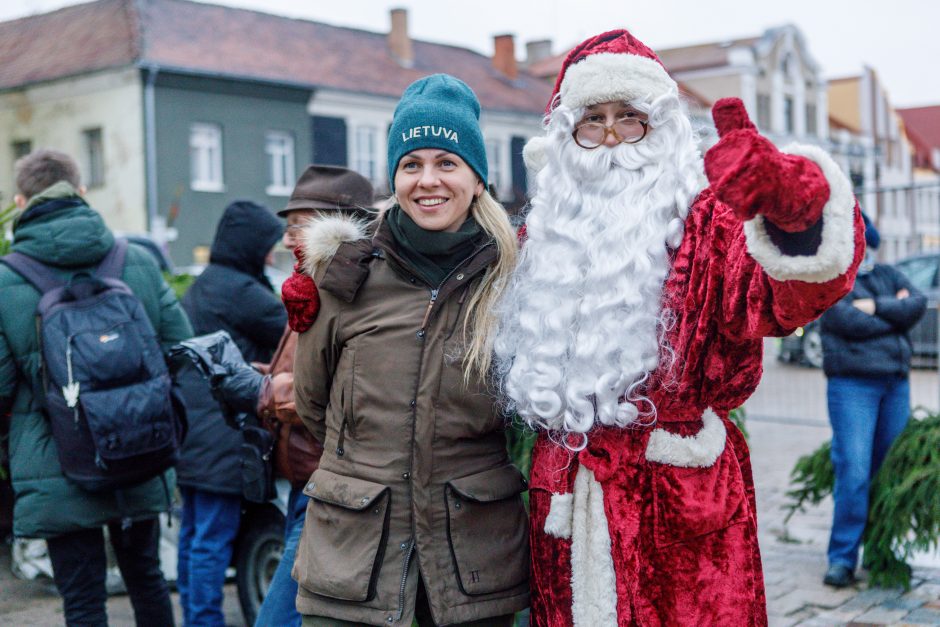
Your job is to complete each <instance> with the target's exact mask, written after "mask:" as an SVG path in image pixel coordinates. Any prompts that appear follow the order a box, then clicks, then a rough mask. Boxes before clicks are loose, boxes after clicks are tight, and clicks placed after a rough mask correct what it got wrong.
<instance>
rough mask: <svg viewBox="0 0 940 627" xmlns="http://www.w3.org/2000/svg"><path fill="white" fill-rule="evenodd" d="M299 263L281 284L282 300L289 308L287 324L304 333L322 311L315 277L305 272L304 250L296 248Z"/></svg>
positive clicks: (295, 252) (295, 254) (295, 253)
mask: <svg viewBox="0 0 940 627" xmlns="http://www.w3.org/2000/svg"><path fill="white" fill-rule="evenodd" d="M294 256H295V257H297V263H295V264H294V273H293V274H291V275H290V278H288V279H287V280H286V281H284V285H282V286H281V300H282V301H284V307H286V308H287V324H288V325H289V326H290V328H291V329H292V330H294V331H296V332H297V333H303V332H304V331H306V330H307V329H309V328H310V327H312V326H313V322H314V321H315V320H316V319H317V312H319V311H320V293H319V292H318V291H317V286H316V284H315V283H314V282H313V279H312V278H311V277H309V276H307V275H306V274H304V273H303V271H302V270H301V268H302V267H303V251H302V250H301V247H299V246H298V247H297V248H295V249H294Z"/></svg>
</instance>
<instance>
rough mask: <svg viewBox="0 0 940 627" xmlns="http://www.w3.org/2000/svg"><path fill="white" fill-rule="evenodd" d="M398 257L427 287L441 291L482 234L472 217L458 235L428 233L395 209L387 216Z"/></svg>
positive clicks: (398, 207) (462, 226)
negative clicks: (446, 280)
mask: <svg viewBox="0 0 940 627" xmlns="http://www.w3.org/2000/svg"><path fill="white" fill-rule="evenodd" d="M385 220H386V222H387V223H388V228H389V230H390V231H391V232H392V237H393V238H394V239H395V243H396V244H397V249H398V253H399V254H400V255H401V256H402V257H404V258H405V260H406V261H407V262H408V263H409V264H410V265H411V266H412V268H413V269H414V270H415V272H417V273H418V274H419V275H420V276H421V278H422V279H424V280H425V281H427V282H428V285H431V286H433V287H438V286H440V285H441V283H443V281H444V279H445V278H446V277H447V275H448V274H450V273H451V271H452V270H453V269H454V268H456V267H457V266H459V265H460V263H461V262H462V261H463V260H464V259H466V258H467V257H469V256H470V255H471V254H472V253H473V251H474V250H476V248H477V246H478V245H479V244H480V243H481V241H482V239H483V238H482V237H481V235H482V234H483V230H482V229H481V228H480V225H479V224H477V221H476V220H474V219H473V216H467V219H466V220H465V221H464V223H463V224H462V225H460V229H458V230H457V231H456V232H455V233H447V232H445V231H426V230H424V229H422V228H421V227H420V226H418V225H417V224H415V221H414V220H412V219H411V217H410V216H409V215H408V214H407V213H405V212H404V211H402V209H401V207H400V206H399V205H395V206H394V207H392V208H391V209H389V210H388V213H386V214H385Z"/></svg>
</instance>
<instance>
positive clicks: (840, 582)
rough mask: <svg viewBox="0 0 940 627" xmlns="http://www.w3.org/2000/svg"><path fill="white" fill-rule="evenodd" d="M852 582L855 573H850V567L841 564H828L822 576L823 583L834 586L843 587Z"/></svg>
mask: <svg viewBox="0 0 940 627" xmlns="http://www.w3.org/2000/svg"><path fill="white" fill-rule="evenodd" d="M854 582H855V575H854V574H853V573H852V569H851V568H849V567H848V566H843V565H842V564H833V565H832V566H830V567H829V570H827V571H826V576H825V577H823V583H824V584H826V585H827V586H832V587H834V588H845V587H846V586H851V585H852V584H853V583H854Z"/></svg>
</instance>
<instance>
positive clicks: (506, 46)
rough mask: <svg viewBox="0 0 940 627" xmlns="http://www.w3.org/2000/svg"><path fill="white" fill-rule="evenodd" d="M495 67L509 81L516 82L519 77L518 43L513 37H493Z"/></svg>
mask: <svg viewBox="0 0 940 627" xmlns="http://www.w3.org/2000/svg"><path fill="white" fill-rule="evenodd" d="M493 67H494V68H496V70H497V71H498V72H500V73H501V74H503V75H505V76H506V77H507V78H509V79H512V80H515V79H516V77H518V76H519V67H518V65H517V64H516V42H515V39H514V37H513V36H512V35H496V36H495V37H493Z"/></svg>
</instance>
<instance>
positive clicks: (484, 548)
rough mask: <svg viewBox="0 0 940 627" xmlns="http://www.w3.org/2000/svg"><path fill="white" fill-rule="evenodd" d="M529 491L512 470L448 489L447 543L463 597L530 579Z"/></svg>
mask: <svg viewBox="0 0 940 627" xmlns="http://www.w3.org/2000/svg"><path fill="white" fill-rule="evenodd" d="M525 489H526V482H525V479H524V478H523V477H522V473H521V472H519V470H518V469H517V468H516V467H515V466H512V465H508V466H502V467H500V468H494V469H492V470H487V471H484V472H481V473H478V474H475V475H470V476H469V477H463V478H461V479H454V480H452V481H449V482H448V483H447V486H446V489H445V500H446V505H447V537H448V541H449V543H450V551H451V556H452V558H453V560H454V568H455V570H456V571H457V583H458V585H459V586H460V590H461V592H463V593H464V594H467V595H480V594H491V593H494V592H500V591H503V590H509V589H510V588H514V587H516V586H518V585H521V584H523V583H525V582H526V580H527V579H528V576H529V542H528V537H529V534H528V522H527V520H526V512H525V507H524V506H523V504H522V497H521V496H520V493H521V492H523V491H524V490H525Z"/></svg>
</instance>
